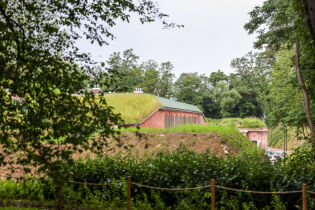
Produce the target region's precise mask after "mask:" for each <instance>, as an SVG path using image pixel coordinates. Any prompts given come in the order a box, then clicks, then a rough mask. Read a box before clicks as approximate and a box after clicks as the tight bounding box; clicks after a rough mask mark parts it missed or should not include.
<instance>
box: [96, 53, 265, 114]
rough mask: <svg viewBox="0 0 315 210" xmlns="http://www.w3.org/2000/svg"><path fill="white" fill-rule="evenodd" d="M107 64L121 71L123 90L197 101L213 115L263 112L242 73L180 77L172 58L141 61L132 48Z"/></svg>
mask: <svg viewBox="0 0 315 210" xmlns="http://www.w3.org/2000/svg"><path fill="white" fill-rule="evenodd" d="M106 66H107V69H108V71H109V72H115V74H117V77H116V81H115V85H116V86H117V87H118V88H119V89H120V90H121V91H123V92H133V91H134V90H136V88H142V90H143V92H145V93H150V94H154V95H157V96H161V97H165V98H171V99H175V100H178V101H181V102H185V103H189V104H194V105H197V106H198V107H199V108H200V109H201V110H202V111H203V113H204V114H205V116H206V117H210V118H222V117H246V116H256V117H262V116H263V112H262V108H261V106H260V104H259V102H258V100H257V97H256V95H255V92H254V91H253V90H250V89H248V88H247V87H246V86H244V84H246V83H247V81H246V79H245V78H243V77H241V76H240V75H239V74H230V75H226V74H225V73H224V72H222V71H220V70H218V71H216V72H212V73H211V74H210V75H209V76H207V75H205V74H198V73H197V72H189V73H182V74H181V75H180V76H179V77H178V78H177V79H176V78H175V74H174V73H173V70H174V66H173V65H172V63H171V62H163V63H161V64H158V63H157V62H156V61H154V60H148V61H145V62H142V63H140V62H139V57H138V56H137V55H136V54H135V53H134V51H133V50H132V49H127V50H125V51H124V52H122V53H120V52H114V53H113V54H112V55H111V56H110V57H109V59H108V60H107V61H106ZM101 88H102V89H103V90H104V91H106V89H105V88H103V87H101Z"/></svg>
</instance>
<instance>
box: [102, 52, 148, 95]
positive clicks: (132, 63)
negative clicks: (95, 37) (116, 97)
mask: <svg viewBox="0 0 315 210" xmlns="http://www.w3.org/2000/svg"><path fill="white" fill-rule="evenodd" d="M138 60H139V57H138V56H136V55H135V54H134V52H133V49H127V50H125V51H124V52H123V53H122V56H121V54H120V53H119V52H114V53H113V54H111V55H110V57H109V59H108V61H107V64H108V66H107V67H106V69H107V71H108V72H115V73H116V75H115V76H116V78H117V79H116V81H115V86H116V89H118V90H119V91H123V92H132V91H133V90H134V89H135V88H136V87H137V86H139V84H141V83H142V82H143V77H144V75H143V74H144V72H143V69H142V68H141V67H140V66H139V65H138ZM102 89H103V90H104V91H106V87H102Z"/></svg>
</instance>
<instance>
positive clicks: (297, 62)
mask: <svg viewBox="0 0 315 210" xmlns="http://www.w3.org/2000/svg"><path fill="white" fill-rule="evenodd" d="M295 55H296V57H295V65H296V74H297V77H298V80H299V84H300V86H301V88H302V92H303V98H304V111H305V115H306V119H307V124H308V127H309V129H310V132H311V135H312V148H313V149H315V130H314V125H313V122H312V119H311V112H310V100H309V97H308V94H307V90H306V87H305V83H304V80H303V78H302V74H301V68H300V40H299V39H297V40H296V54H295Z"/></svg>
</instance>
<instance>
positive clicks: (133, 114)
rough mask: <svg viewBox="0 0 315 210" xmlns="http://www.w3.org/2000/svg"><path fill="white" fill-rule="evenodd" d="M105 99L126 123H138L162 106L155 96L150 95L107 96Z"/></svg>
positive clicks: (122, 94)
mask: <svg viewBox="0 0 315 210" xmlns="http://www.w3.org/2000/svg"><path fill="white" fill-rule="evenodd" d="M105 99H106V101H107V103H108V105H110V106H112V107H114V112H115V113H120V114H121V116H122V118H123V119H124V120H125V122H126V123H138V122H140V121H141V120H143V119H144V118H146V117H147V116H148V115H150V114H151V113H152V112H153V111H154V110H156V109H157V108H159V107H161V106H162V105H161V104H160V102H159V101H158V100H157V98H156V97H155V96H153V95H149V94H132V93H121V94H106V95H105Z"/></svg>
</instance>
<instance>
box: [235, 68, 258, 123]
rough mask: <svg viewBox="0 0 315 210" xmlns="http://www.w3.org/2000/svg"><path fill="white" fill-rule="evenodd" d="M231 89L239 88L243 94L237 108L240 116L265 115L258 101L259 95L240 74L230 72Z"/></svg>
mask: <svg viewBox="0 0 315 210" xmlns="http://www.w3.org/2000/svg"><path fill="white" fill-rule="evenodd" d="M229 89H235V90H237V92H239V94H240V95H241V96H242V98H241V101H240V103H239V104H238V105H237V108H236V109H237V113H238V116H239V117H242V118H243V117H249V116H255V117H258V118H262V117H263V111H262V110H261V106H260V104H259V103H258V99H257V96H256V94H255V92H254V91H253V90H252V89H251V88H248V83H247V81H246V80H245V79H244V78H243V77H241V76H240V75H238V74H233V73H232V74H230V75H229Z"/></svg>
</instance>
